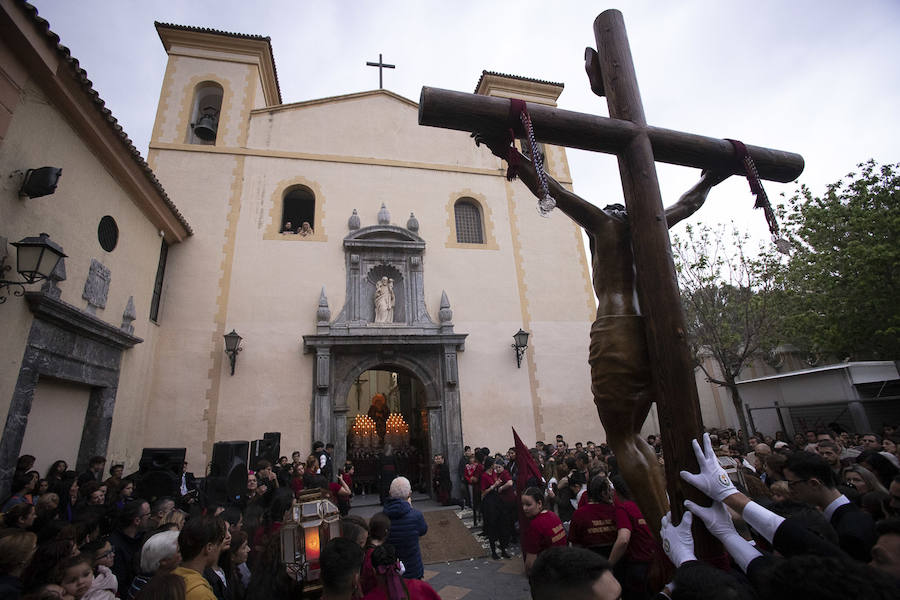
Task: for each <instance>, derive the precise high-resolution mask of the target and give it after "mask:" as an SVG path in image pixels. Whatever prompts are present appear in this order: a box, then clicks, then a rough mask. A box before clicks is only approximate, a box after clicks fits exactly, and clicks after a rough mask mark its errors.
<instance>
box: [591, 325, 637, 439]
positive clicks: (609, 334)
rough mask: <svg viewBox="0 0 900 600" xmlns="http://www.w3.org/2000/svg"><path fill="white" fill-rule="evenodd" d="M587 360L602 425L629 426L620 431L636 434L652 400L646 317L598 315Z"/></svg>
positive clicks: (593, 326)
mask: <svg viewBox="0 0 900 600" xmlns="http://www.w3.org/2000/svg"><path fill="white" fill-rule="evenodd" d="M588 363H589V364H590V365H591V392H593V394H594V404H596V405H597V412H598V413H599V414H600V419H601V421H602V422H603V426H604V427H605V428H606V429H607V432H609V431H610V430H611V429H612V430H616V429H619V428H622V429H624V428H626V427H628V429H627V430H625V431H621V433H623V434H633V433H634V431H635V429H634V427H640V426H641V425H642V424H643V422H644V419H645V418H646V417H647V413H648V412H649V411H650V404H651V402H652V401H653V395H652V390H651V382H650V364H649V359H648V354H647V338H646V336H645V334H644V319H643V317H642V316H640V315H608V316H602V317H597V320H596V321H594V323H593V325H591V344H590V351H589V353H588ZM609 420H612V421H613V422H607V421H609Z"/></svg>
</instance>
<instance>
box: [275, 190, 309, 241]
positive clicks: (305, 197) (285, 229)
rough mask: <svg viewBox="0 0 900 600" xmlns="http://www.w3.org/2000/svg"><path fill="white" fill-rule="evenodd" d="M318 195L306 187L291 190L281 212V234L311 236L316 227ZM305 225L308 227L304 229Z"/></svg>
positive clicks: (285, 196) (286, 196)
mask: <svg viewBox="0 0 900 600" xmlns="http://www.w3.org/2000/svg"><path fill="white" fill-rule="evenodd" d="M315 217H316V195H315V194H313V192H312V190H311V189H309V188H308V187H306V186H305V185H298V186H295V187H292V188H290V189H289V190H288V191H287V193H285V195H284V203H283V206H282V210H281V228H280V230H279V231H281V233H298V234H300V235H311V234H312V233H313V229H314V228H315V225H316V218H315ZM304 223H306V224H308V227H304V225H303V224H304Z"/></svg>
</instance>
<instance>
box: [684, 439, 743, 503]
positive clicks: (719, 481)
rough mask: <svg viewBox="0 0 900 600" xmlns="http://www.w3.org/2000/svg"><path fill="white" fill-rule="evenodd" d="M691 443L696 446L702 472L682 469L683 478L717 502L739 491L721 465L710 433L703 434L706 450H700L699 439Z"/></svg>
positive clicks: (698, 462) (696, 454) (695, 453)
mask: <svg viewBox="0 0 900 600" xmlns="http://www.w3.org/2000/svg"><path fill="white" fill-rule="evenodd" d="M691 445H693V446H694V455H695V456H696V457H697V464H698V465H700V472H699V473H697V474H696V475H695V474H693V473H688V472H687V471H682V472H681V478H682V479H684V480H685V481H687V482H688V483H689V484H691V485H692V486H694V487H695V488H697V489H698V490H700V491H701V492H703V493H704V494H706V495H707V496H709V497H710V498H712V499H713V500H715V501H716V502H721V501H722V500H724V499H725V498H727V497H728V496H730V495H732V494H736V493H738V491H737V488H735V487H734V484H733V483H732V482H731V478H730V477H729V476H728V473H726V472H725V470H724V469H722V466H721V465H719V459H718V458H717V457H716V453H715V452H713V449H712V443H711V442H710V441H709V434H708V433H704V434H703V447H704V451H701V450H700V444H698V443H697V440H691Z"/></svg>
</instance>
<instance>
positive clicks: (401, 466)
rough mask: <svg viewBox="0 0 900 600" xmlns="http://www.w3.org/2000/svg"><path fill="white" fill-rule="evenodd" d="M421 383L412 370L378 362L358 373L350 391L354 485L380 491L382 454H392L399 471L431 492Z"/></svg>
mask: <svg viewBox="0 0 900 600" xmlns="http://www.w3.org/2000/svg"><path fill="white" fill-rule="evenodd" d="M426 395H427V394H426V390H425V387H424V386H423V384H422V382H421V381H420V380H419V379H418V377H416V376H415V375H414V374H413V373H412V372H411V371H408V370H407V369H405V368H403V367H399V366H395V365H379V366H378V367H377V368H375V369H369V370H367V371H364V372H362V373H360V374H359V375H358V376H357V377H356V379H355V380H354V382H353V385H351V387H350V392H349V394H348V396H347V427H348V431H347V440H346V444H347V463H348V464H352V465H353V468H354V469H355V474H354V478H353V482H354V485H355V486H357V487H358V489H359V491H363V492H365V493H374V492H376V491H377V490H376V486H377V483H378V475H379V469H380V459H381V456H382V455H384V454H387V453H390V455H391V456H393V457H394V462H395V464H396V468H397V474H398V475H403V476H404V477H406V478H408V479H409V480H410V482H411V483H412V485H413V489H417V490H420V491H423V492H424V491H427V490H428V486H429V481H430V479H429V475H428V474H429V463H430V459H429V457H430V456H431V442H430V439H429V435H428V406H427V405H428V403H427V400H426Z"/></svg>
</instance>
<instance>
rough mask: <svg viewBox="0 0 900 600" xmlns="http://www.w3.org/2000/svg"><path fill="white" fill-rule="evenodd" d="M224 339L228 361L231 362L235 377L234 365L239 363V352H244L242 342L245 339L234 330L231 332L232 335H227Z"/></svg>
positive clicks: (232, 372)
mask: <svg viewBox="0 0 900 600" xmlns="http://www.w3.org/2000/svg"><path fill="white" fill-rule="evenodd" d="M224 337H225V354H227V355H228V359H229V360H230V361H231V374H232V375H234V363H236V362H237V355H238V352H240V351H241V350H242V348H241V340H242V339H244V338H242V337H241V336H239V335H238V333H237V332H236V331H235V330H234V329H232V330H231V333H226V334H225V336H224Z"/></svg>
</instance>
